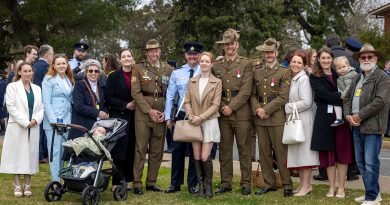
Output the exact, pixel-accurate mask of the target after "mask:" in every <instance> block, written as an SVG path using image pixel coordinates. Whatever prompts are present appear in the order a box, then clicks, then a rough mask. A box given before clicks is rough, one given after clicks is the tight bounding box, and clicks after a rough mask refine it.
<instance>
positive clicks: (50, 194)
mask: <svg viewBox="0 0 390 205" xmlns="http://www.w3.org/2000/svg"><path fill="white" fill-rule="evenodd" d="M44 194H45V199H46V201H48V202H52V201H59V200H60V199H61V197H62V185H61V184H60V183H59V182H57V181H54V182H50V183H49V184H48V185H47V186H46V188H45V192H44Z"/></svg>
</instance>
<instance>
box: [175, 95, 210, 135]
mask: <svg viewBox="0 0 390 205" xmlns="http://www.w3.org/2000/svg"><path fill="white" fill-rule="evenodd" d="M183 104H184V99H183V101H182V102H181V103H180V106H179V108H178V109H177V113H176V115H175V117H177V116H178V115H179V112H180V110H181V108H182V107H183ZM173 141H176V142H202V141H203V133H202V128H201V126H193V125H191V123H190V121H189V120H187V116H186V117H185V118H184V119H183V120H177V121H176V122H175V129H174V131H173Z"/></svg>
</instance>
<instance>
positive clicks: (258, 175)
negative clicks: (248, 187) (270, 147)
mask: <svg viewBox="0 0 390 205" xmlns="http://www.w3.org/2000/svg"><path fill="white" fill-rule="evenodd" d="M273 163H276V161H273ZM276 164H277V163H276ZM274 173H275V179H276V184H275V185H276V188H281V187H282V186H283V184H282V178H281V177H280V173H279V169H277V170H274ZM252 186H253V187H256V188H261V189H262V188H264V187H265V185H264V177H263V173H262V172H261V169H260V162H259V163H258V164H257V169H256V170H252Z"/></svg>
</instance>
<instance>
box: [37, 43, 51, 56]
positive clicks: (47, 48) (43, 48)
mask: <svg viewBox="0 0 390 205" xmlns="http://www.w3.org/2000/svg"><path fill="white" fill-rule="evenodd" d="M50 51H53V47H51V46H50V45H47V44H44V45H41V46H40V47H39V49H38V54H39V57H40V58H42V57H43V56H44V55H45V54H46V53H48V52H50Z"/></svg>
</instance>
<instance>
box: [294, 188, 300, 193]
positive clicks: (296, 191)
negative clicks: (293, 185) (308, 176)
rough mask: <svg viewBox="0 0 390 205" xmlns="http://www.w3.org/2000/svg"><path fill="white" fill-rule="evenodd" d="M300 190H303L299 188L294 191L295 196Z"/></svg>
mask: <svg viewBox="0 0 390 205" xmlns="http://www.w3.org/2000/svg"><path fill="white" fill-rule="evenodd" d="M300 190H301V187H298V188H297V189H295V190H294V191H293V194H297V193H298V192H299V191H300Z"/></svg>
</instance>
